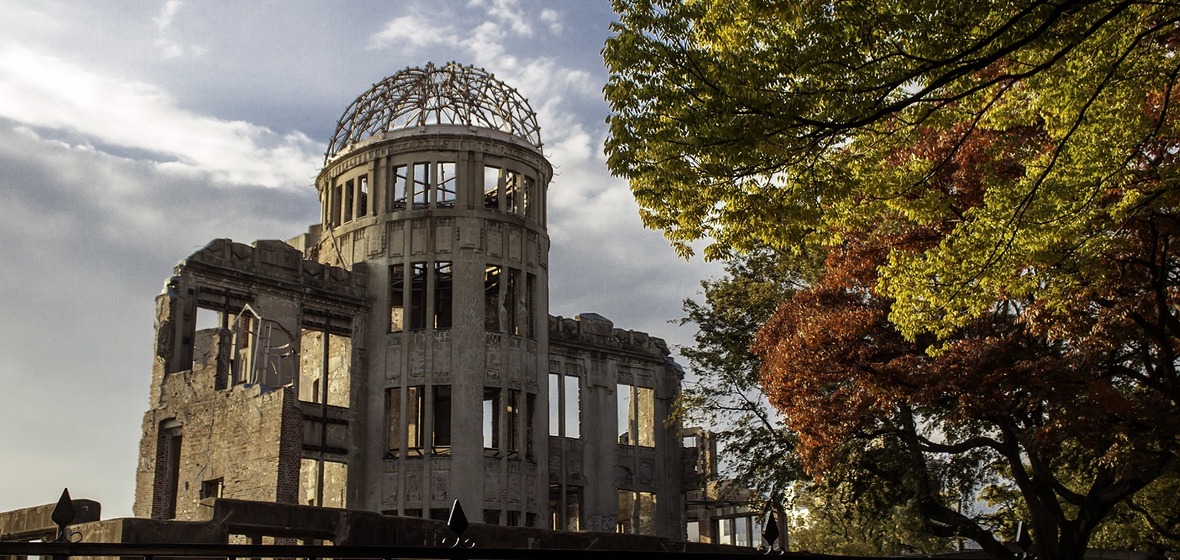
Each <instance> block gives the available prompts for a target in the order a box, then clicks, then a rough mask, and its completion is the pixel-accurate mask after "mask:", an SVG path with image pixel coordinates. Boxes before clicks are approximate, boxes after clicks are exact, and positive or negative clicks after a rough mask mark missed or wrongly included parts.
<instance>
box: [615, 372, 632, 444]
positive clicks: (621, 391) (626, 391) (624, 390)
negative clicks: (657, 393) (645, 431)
mask: <svg viewBox="0 0 1180 560" xmlns="http://www.w3.org/2000/svg"><path fill="white" fill-rule="evenodd" d="M615 397H616V398H615V402H616V404H617V405H618V410H617V420H618V426H619V445H634V437H633V436H632V433H633V432H634V429H633V426H632V425H631V421H632V420H634V418H635V412H634V409H633V408H632V406H631V405H632V401H631V386H630V385H624V384H622V383H620V384H619V385H618V389H617V391H616V392H615Z"/></svg>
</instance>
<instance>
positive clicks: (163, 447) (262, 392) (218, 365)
mask: <svg viewBox="0 0 1180 560" xmlns="http://www.w3.org/2000/svg"><path fill="white" fill-rule="evenodd" d="M364 281H365V274H364V267H363V266H358V267H357V271H356V272H350V271H346V270H343V269H339V268H334V267H328V266H324V265H321V264H319V263H315V262H310V261H304V260H303V259H302V254H301V252H300V251H299V250H297V249H295V248H293V247H290V246H288V245H286V244H284V243H283V242H280V241H258V242H255V244H254V245H253V246H249V245H243V244H241V243H234V242H232V241H230V240H228V239H217V240H214V241H212V242H210V243H209V244H208V245H206V246H205V247H204V248H202V249H201V250H199V251H197V252H196V253H194V254H193V255H191V256H189V257H188V258H187V259H185V260H183V261H181V262H180V264H178V265H177V266H176V268H175V269H174V270H173V276H172V277H171V278H170V279H169V281H168V282H167V283H166V285H165V289H164V291H163V293H161V294H160V296H159V297H158V298H157V300H156V309H157V314H156V341H155V342H156V348H155V352H154V363H153V367H152V387H151V400H150V407H149V410H148V411H147V413H146V414H145V415H144V421H143V437H142V439H141V442H140V458H139V464H138V466H137V474H136V495H135V504H134V512H135V514H136V515H137V516H141V517H152V518H158V519H170V518H176V519H196V518H198V517H199V514H200V513H201V512H200V511H199V508H200V507H201V506H200V500H201V499H202V498H205V497H227V498H238V499H246V500H261V501H267V502H277V503H285V504H294V503H297V501H298V500H299V493H300V462H301V458H302V456H303V454H304V446H305V445H304V444H305V442H304V434H303V431H304V424H305V422H304V420H305V419H304V409H303V407H301V406H300V404H299V402H298V401H299V399H298V397H299V396H300V395H301V391H300V389H301V387H300V381H301V379H300V378H301V377H302V376H303V373H304V372H303V371H302V369H303V368H304V367H305V364H306V367H308V368H310V367H312V364H318V363H322V362H323V360H322V350H320V349H315V351H316V352H317V353H318V354H319V355H317V356H315V357H314V358H312V360H311V361H307V362H305V360H303V359H301V358H303V356H302V354H301V351H300V344H301V343H302V342H303V341H304V340H308V341H310V340H311V339H313V338H314V337H315V336H316V335H318V336H319V337H320V338H319V339H318V340H322V337H323V335H324V332H327V331H330V332H331V342H330V344H329V360H328V365H329V373H328V379H329V382H330V383H329V385H328V401H329V403H333V404H334V403H336V402H340V403H342V404H341V406H344V407H347V406H348V401H349V390H350V387H351V385H352V383H351V379H350V376H352V375H354V374H357V373H358V372H356V371H355V369H356V361H355V360H354V359H353V350H352V344H351V339H350V338H349V336H348V335H349V334H350V332H351V328H352V327H351V325H352V322H353V318H354V317H356V316H357V315H358V314H360V312H361V311H362V310H363V309H364V306H365V305H366V303H365V302H366V299H365V287H364ZM198 309H200V310H202V311H204V312H210V313H214V314H216V315H217V319H218V323H220V325H221V328H214V329H206V330H202V331H195V325H196V323H197V318H196V316H197V310H198ZM305 333H311V334H310V335H305ZM320 348H322V343H321V345H320ZM358 355H363V353H358ZM321 373H322V372H321ZM337 417H338V418H337V420H338V421H339V422H338V425H339V426H342V428H343V430H344V432H345V437H344V438H343V439H344V441H346V442H349V443H348V445H346V446H345V449H344V450H343V452H344V453H347V452H348V449H351V448H355V444H353V443H352V442H351V440H350V438H351V436H350V435H348V434H349V429H348V426H349V423H350V422H351V420H352V417H351V416H348V415H345V416H343V417H340V416H339V415H337ZM345 460H347V458H345Z"/></svg>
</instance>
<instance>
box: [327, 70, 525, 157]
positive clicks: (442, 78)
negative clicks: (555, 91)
mask: <svg viewBox="0 0 1180 560" xmlns="http://www.w3.org/2000/svg"><path fill="white" fill-rule="evenodd" d="M431 124H459V125H470V126H480V127H486V128H491V129H495V130H500V131H503V132H507V133H509V134H512V135H515V136H518V137H520V138H522V139H524V140H526V141H527V142H529V143H530V144H532V145H533V146H536V147H537V148H538V149H540V148H541V128H540V127H539V126H538V125H537V115H536V113H534V112H533V110H532V107H530V106H529V103H528V100H526V99H525V98H524V97H522V96H521V95H520V93H519V92H517V91H516V90H515V89H513V88H512V87H509V86H508V85H507V84H505V83H504V82H501V81H499V80H497V79H496V78H495V76H493V75H492V74H491V73H489V72H487V71H485V70H483V69H480V68H475V67H472V66H463V65H461V64H458V63H455V62H451V63H448V64H447V65H446V66H443V67H441V68H439V67H436V66H434V65H433V64H427V65H426V67H425V68H407V69H405V70H402V71H401V72H398V73H397V74H394V75H392V76H390V77H388V78H385V79H384V80H382V81H381V82H379V83H377V84H376V85H374V86H373V87H372V88H371V89H370V90H369V91H366V92H365V93H362V94H361V95H360V96H359V97H357V98H356V100H354V101H353V102H352V103H351V104H350V105H349V106H348V108H347V109H345V110H344V114H343V115H342V116H341V117H340V120H339V122H337V123H336V132H335V133H334V134H332V140H331V141H330V142H329V143H328V151H327V152H325V153H324V161H325V163H327V162H328V161H330V160H331V159H332V158H333V157H335V156H336V155H337V154H338V153H340V152H341V151H343V150H344V149H345V147H346V146H348V145H349V144H354V143H356V142H360V141H361V140H365V139H367V138H370V137H372V136H376V135H378V134H381V133H383V132H390V131H393V130H398V129H403V128H412V127H415V126H421V125H431Z"/></svg>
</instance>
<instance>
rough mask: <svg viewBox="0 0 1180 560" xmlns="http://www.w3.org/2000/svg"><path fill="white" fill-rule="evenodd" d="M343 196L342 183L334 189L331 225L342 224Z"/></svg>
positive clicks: (330, 214) (330, 215)
mask: <svg viewBox="0 0 1180 560" xmlns="http://www.w3.org/2000/svg"><path fill="white" fill-rule="evenodd" d="M343 197H344V187H343V186H342V185H336V187H335V188H333V189H332V210H331V212H330V213H329V219H330V220H331V222H330V223H329V224H328V225H329V226H330V227H336V226H338V225H340V207H341V199H342V198H343Z"/></svg>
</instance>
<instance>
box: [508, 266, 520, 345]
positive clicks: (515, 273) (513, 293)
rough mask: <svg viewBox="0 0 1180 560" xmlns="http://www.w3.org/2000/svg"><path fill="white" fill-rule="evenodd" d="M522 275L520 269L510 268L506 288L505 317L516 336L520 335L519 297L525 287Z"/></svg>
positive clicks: (510, 331)
mask: <svg viewBox="0 0 1180 560" xmlns="http://www.w3.org/2000/svg"><path fill="white" fill-rule="evenodd" d="M520 275H521V272H520V270H518V269H515V268H510V269H508V284H507V286H505V289H504V311H505V317H504V319H505V321H506V322H507V329H508V332H509V333H510V334H512V335H514V336H520V322H519V321H517V318H518V317H517V309H518V308H519V307H520V306H519V305H518V301H517V298H518V297H520V291H521V289H522V288H523V286H522V285H521V284H522V282H521V281H520Z"/></svg>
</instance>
